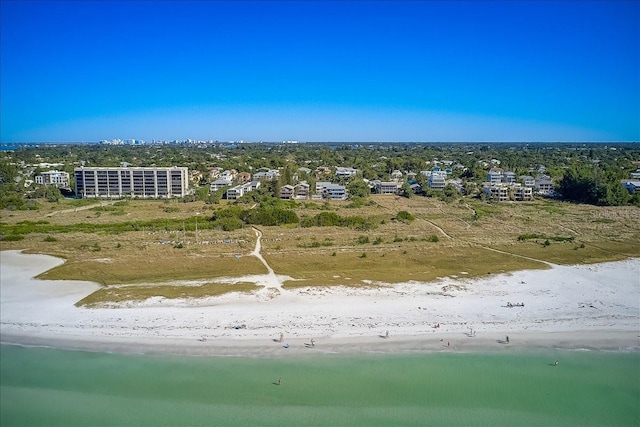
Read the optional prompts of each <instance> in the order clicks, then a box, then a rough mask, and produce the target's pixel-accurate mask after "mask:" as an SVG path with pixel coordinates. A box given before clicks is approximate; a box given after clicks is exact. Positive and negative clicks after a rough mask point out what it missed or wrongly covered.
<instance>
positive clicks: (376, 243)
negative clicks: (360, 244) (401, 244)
mask: <svg viewBox="0 0 640 427" xmlns="http://www.w3.org/2000/svg"><path fill="white" fill-rule="evenodd" d="M380 243H382V237H378V238H377V239H376V240H374V241H373V244H374V245H379V244H380Z"/></svg>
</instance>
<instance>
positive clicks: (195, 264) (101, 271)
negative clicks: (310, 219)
mask: <svg viewBox="0 0 640 427" xmlns="http://www.w3.org/2000/svg"><path fill="white" fill-rule="evenodd" d="M266 272H267V271H266V269H265V268H264V266H263V265H262V263H261V262H260V261H259V260H258V259H257V258H255V257H252V256H242V257H240V258H239V259H237V258H236V257H235V256H234V255H227V256H224V255H217V256H206V255H202V256H193V255H192V254H189V253H188V252H180V251H177V250H174V249H168V250H167V251H153V253H149V252H147V253H141V254H136V253H130V254H127V255H125V256H118V257H116V258H110V257H108V256H106V257H105V256H104V254H101V253H96V254H95V255H94V256H93V257H92V258H88V257H85V258H82V259H77V258H76V259H69V260H67V262H66V263H64V264H62V265H61V266H59V267H56V268H54V269H52V270H49V271H47V272H45V273H43V274H41V275H40V276H39V278H41V279H52V280H54V279H71V280H87V281H92V282H97V283H100V284H103V285H113V284H122V283H149V282H165V281H168V280H193V279H206V278H216V277H225V276H244V275H247V274H265V273H266Z"/></svg>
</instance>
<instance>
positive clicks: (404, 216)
mask: <svg viewBox="0 0 640 427" xmlns="http://www.w3.org/2000/svg"><path fill="white" fill-rule="evenodd" d="M396 219H397V220H398V221H402V222H411V221H413V220H414V219H416V218H415V217H414V216H413V215H411V214H410V213H409V212H407V211H400V212H398V213H397V214H396Z"/></svg>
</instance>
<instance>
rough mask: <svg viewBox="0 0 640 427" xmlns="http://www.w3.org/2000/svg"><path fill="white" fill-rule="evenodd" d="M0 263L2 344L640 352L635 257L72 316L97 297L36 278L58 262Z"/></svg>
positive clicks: (189, 349) (273, 351)
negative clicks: (87, 300) (86, 300)
mask: <svg viewBox="0 0 640 427" xmlns="http://www.w3.org/2000/svg"><path fill="white" fill-rule="evenodd" d="M0 262H1V264H0V267H1V269H0V338H1V341H2V342H3V343H15V344H23V345H46V346H53V347H60V348H74V349H87V350H98V351H116V352H135V353H148V352H162V353H173V354H208V355H251V356H253V355H280V354H301V353H303V354H312V353H343V352H354V353H376V352H411V351H494V350H495V351H505V349H507V350H508V351H514V350H513V349H516V350H517V349H521V348H531V347H558V348H569V349H606V350H614V351H640V259H628V260H624V261H618V262H610V263H603V264H592V265H578V266H552V268H550V269H547V270H530V271H520V272H515V273H512V274H500V275H491V276H488V277H486V278H482V279H464V275H461V276H460V277H459V278H444V279H442V280H440V281H437V282H430V283H418V282H411V283H399V284H372V285H376V286H372V287H371V288H369V289H355V288H349V287H326V288H297V289H294V290H287V289H286V288H283V287H282V286H281V284H282V280H283V278H282V277H279V276H277V275H276V274H275V273H273V272H272V271H270V272H269V273H268V274H266V275H262V276H248V277H243V278H239V279H236V280H241V281H254V282H256V283H258V284H260V285H262V286H264V288H263V289H262V290H261V291H259V292H257V293H256V294H239V293H232V294H227V295H224V296H220V297H211V298H204V299H198V300H193V299H162V298H151V299H149V300H146V301H143V302H138V303H129V304H127V305H126V306H117V307H103V308H79V307H76V306H74V304H75V303H76V302H77V301H79V300H80V299H82V298H83V297H85V296H86V295H89V294H90V293H92V292H93V291H95V290H96V289H98V288H99V285H97V284H95V283H89V282H78V281H44V280H37V279H34V276H36V275H38V274H40V273H41V272H44V271H46V270H48V269H50V268H53V267H55V266H56V265H59V264H60V263H62V262H63V261H62V260H60V259H57V258H54V257H51V256H47V255H27V254H23V253H21V252H19V251H3V252H0ZM207 280H210V279H207ZM226 281H227V282H228V281H229V280H228V279H226ZM508 303H511V304H512V305H515V304H524V306H513V307H509V306H508ZM438 325H439V327H437V326H438ZM387 331H388V333H389V336H388V338H385V337H386V334H387ZM280 334H282V335H283V341H282V342H279V338H280ZM506 336H509V338H510V339H509V343H508V344H507V343H506V342H505V341H506ZM311 339H314V344H315V345H314V346H311Z"/></svg>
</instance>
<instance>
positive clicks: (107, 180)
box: [74, 167, 189, 199]
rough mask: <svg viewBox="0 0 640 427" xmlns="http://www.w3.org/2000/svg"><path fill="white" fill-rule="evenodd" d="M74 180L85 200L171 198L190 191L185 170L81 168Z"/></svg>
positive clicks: (166, 168)
mask: <svg viewBox="0 0 640 427" xmlns="http://www.w3.org/2000/svg"><path fill="white" fill-rule="evenodd" d="M74 177H75V194H76V197H83V198H121V197H133V198H156V199H157V198H172V197H184V196H186V195H187V193H188V190H189V173H188V169H187V168H186V167H154V168H146V167H132V168H129V167H79V168H75V169H74Z"/></svg>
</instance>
